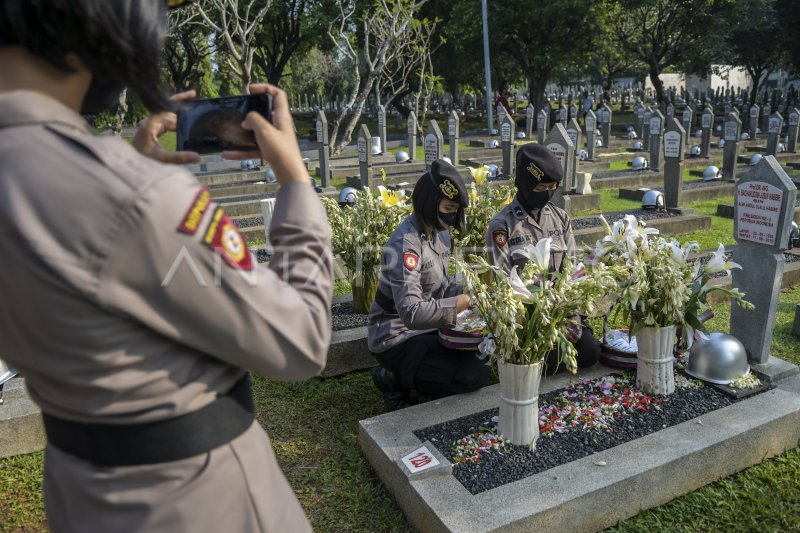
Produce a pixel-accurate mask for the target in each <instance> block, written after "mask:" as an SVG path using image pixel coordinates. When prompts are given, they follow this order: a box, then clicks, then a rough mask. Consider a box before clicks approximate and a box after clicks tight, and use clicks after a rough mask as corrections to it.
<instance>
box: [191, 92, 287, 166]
mask: <svg viewBox="0 0 800 533" xmlns="http://www.w3.org/2000/svg"><path fill="white" fill-rule="evenodd" d="M250 111H255V112H257V113H259V114H260V115H261V116H263V117H264V118H266V119H267V120H270V121H271V120H272V96H270V95H269V94H250V95H241V96H225V97H223V98H210V99H206V100H187V101H185V102H182V103H181V107H180V109H179V110H178V128H177V134H178V142H177V150H178V151H181V150H190V151H193V152H198V153H201V154H207V153H212V152H221V151H223V150H253V149H258V145H257V144H256V139H255V135H254V134H253V132H252V131H248V130H246V129H243V128H242V121H243V120H244V118H245V116H247V113H249V112H250Z"/></svg>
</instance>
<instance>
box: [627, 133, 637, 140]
mask: <svg viewBox="0 0 800 533" xmlns="http://www.w3.org/2000/svg"><path fill="white" fill-rule="evenodd" d="M635 138H636V132H635V131H629V132H628V140H629V141H632V140H633V139H635Z"/></svg>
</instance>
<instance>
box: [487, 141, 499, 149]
mask: <svg viewBox="0 0 800 533" xmlns="http://www.w3.org/2000/svg"><path fill="white" fill-rule="evenodd" d="M489 148H492V149H494V148H500V141H498V140H497V139H492V140H491V141H489Z"/></svg>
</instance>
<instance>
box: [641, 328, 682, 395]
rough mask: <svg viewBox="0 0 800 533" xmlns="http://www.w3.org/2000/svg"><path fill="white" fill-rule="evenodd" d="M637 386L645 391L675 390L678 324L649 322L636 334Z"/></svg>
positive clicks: (647, 392) (664, 391)
mask: <svg viewBox="0 0 800 533" xmlns="http://www.w3.org/2000/svg"><path fill="white" fill-rule="evenodd" d="M636 345H637V348H638V352H637V357H636V387H637V388H638V389H640V390H641V391H643V392H644V393H645V394H672V393H673V392H675V374H674V370H673V366H674V362H675V356H674V355H673V353H672V352H673V348H674V346H675V326H666V327H663V328H660V327H650V326H646V327H644V328H642V329H640V330H639V332H638V333H637V334H636Z"/></svg>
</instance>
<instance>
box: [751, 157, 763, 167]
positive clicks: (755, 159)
mask: <svg viewBox="0 0 800 533" xmlns="http://www.w3.org/2000/svg"><path fill="white" fill-rule="evenodd" d="M762 159H764V156H762V155H761V154H753V155H752V156H751V157H750V166H751V167H752V166H754V165H757V164H759V163H760V162H761V160H762Z"/></svg>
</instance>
